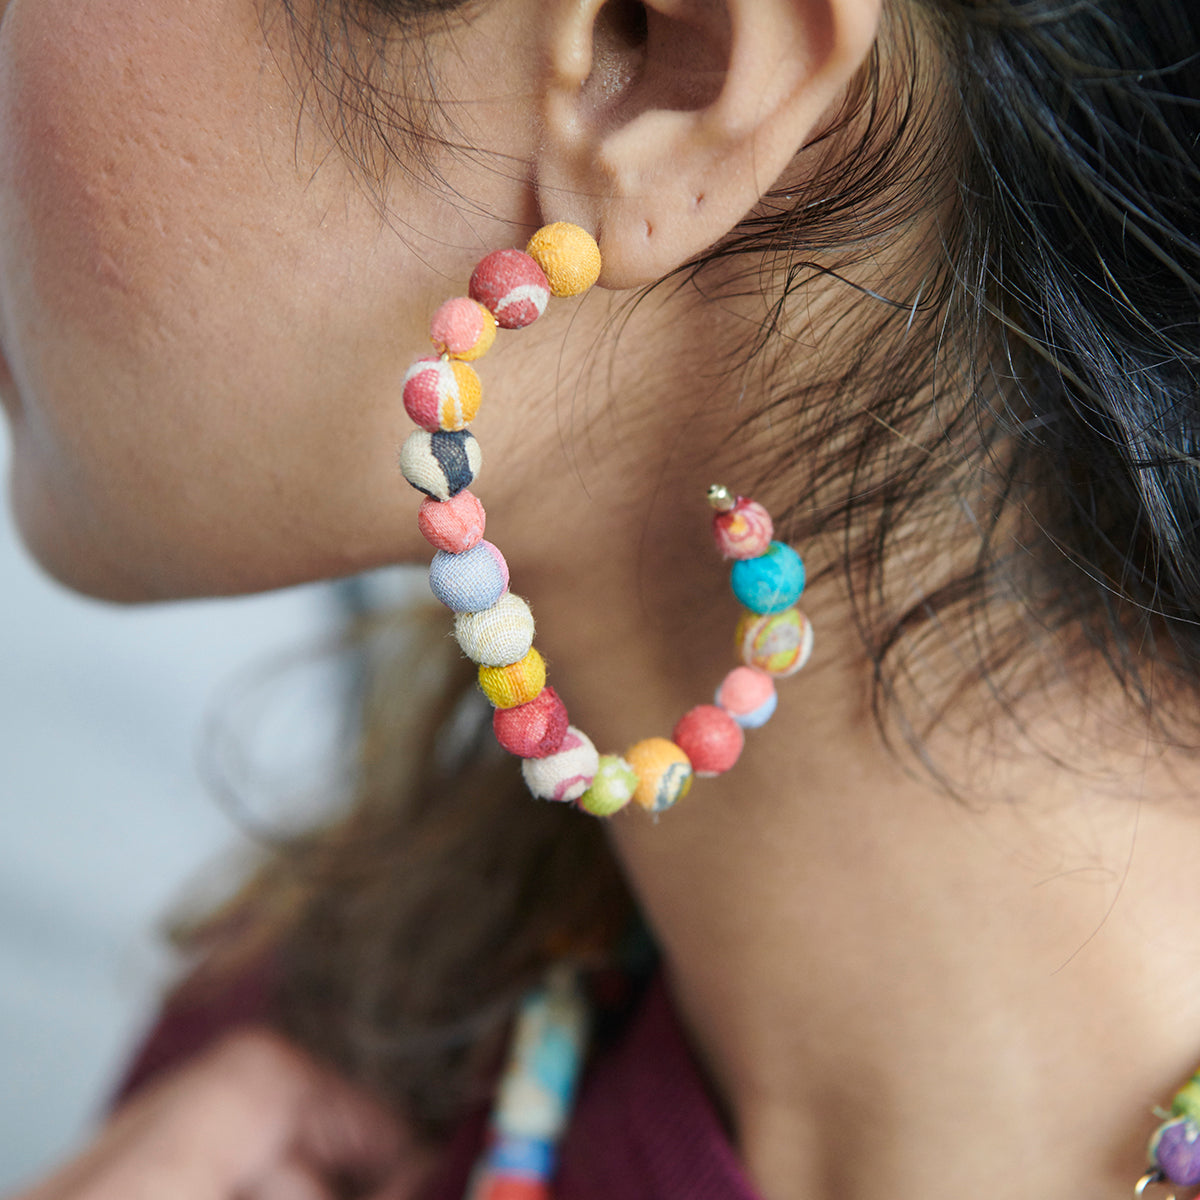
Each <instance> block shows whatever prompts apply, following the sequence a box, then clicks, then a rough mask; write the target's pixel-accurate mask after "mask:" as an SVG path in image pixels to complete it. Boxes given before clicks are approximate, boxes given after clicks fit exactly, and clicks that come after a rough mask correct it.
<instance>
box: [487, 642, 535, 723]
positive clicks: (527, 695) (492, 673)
mask: <svg viewBox="0 0 1200 1200" xmlns="http://www.w3.org/2000/svg"><path fill="white" fill-rule="evenodd" d="M479 686H480V687H481V688H483V694H484V695H485V696H486V697H487V698H488V700H489V701H490V702H491V704H492V705H493V707H495V708H516V707H517V706H518V705H519V704H528V703H529V702H530V701H531V700H536V699H537V696H538V693H539V692H540V691H541V690H542V688H544V687H545V686H546V661H545V659H543V658H542V656H541V655H540V654H539V653H538V652H537V651H536V650H535V649H533V647H530V650H529V653H528V654H526V655H525V657H524V658H522V659H520V660H519V661H518V662H515V663H509V664H508V665H507V666H504V667H480V668H479Z"/></svg>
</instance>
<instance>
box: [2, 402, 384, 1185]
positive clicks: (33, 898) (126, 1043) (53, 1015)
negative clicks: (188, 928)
mask: <svg viewBox="0 0 1200 1200" xmlns="http://www.w3.org/2000/svg"><path fill="white" fill-rule="evenodd" d="M0 424H2V423H0ZM6 461H7V446H6V445H5V444H4V443H3V442H0V462H6ZM0 510H3V515H0V614H2V618H3V619H2V620H0V814H2V818H3V819H2V821H0V1076H2V1078H3V1080H4V1083H5V1087H4V1088H3V1089H2V1090H0V1195H5V1194H7V1193H8V1192H10V1191H12V1190H13V1189H15V1188H16V1187H17V1185H18V1184H20V1183H22V1182H27V1181H28V1180H29V1179H30V1178H31V1177H33V1176H35V1175H36V1174H37V1173H38V1172H39V1171H41V1170H43V1169H44V1168H46V1167H47V1166H48V1165H49V1164H51V1163H53V1162H55V1161H57V1160H58V1159H60V1158H61V1157H62V1156H63V1155H65V1154H66V1153H67V1152H68V1151H69V1150H70V1149H71V1148H72V1147H73V1146H75V1145H77V1144H78V1143H79V1142H80V1141H81V1140H82V1139H83V1138H84V1137H86V1133H87V1130H88V1129H89V1128H90V1127H91V1125H92V1124H93V1122H94V1121H95V1119H96V1117H97V1115H98V1114H99V1113H100V1112H101V1111H102V1110H103V1106H104V1104H105V1102H106V1099H107V1097H108V1095H109V1094H110V1091H111V1089H112V1087H113V1085H114V1082H115V1081H116V1080H117V1078H118V1077H119V1076H120V1073H121V1070H122V1068H123V1066H124V1064H125V1063H126V1061H127V1059H128V1056H129V1055H130V1053H131V1051H132V1049H133V1048H134V1046H135V1045H136V1044H137V1042H138V1040H139V1038H140V1036H141V1035H142V1033H143V1031H144V1029H145V1027H146V1025H147V1023H148V1022H149V1021H150V1020H151V1019H152V1018H153V1014H154V1011H155V1008H156V1004H157V999H158V996H159V995H160V993H161V990H162V988H163V986H164V985H165V984H166V983H167V982H169V981H170V979H171V977H172V963H171V959H170V956H169V953H168V952H167V950H166V947H165V943H164V940H163V938H162V934H161V929H162V925H163V922H164V917H165V915H166V914H167V913H168V912H169V911H170V910H171V909H172V908H173V907H175V906H176V904H177V903H178V901H179V898H180V897H181V896H185V895H192V896H194V895H196V894H197V892H198V893H200V894H211V893H212V892H213V890H214V888H215V887H216V886H218V885H219V884H220V882H221V881H223V880H227V879H228V878H229V877H230V872H231V870H232V869H233V867H234V866H236V864H237V863H238V862H244V861H245V856H246V855H247V854H248V853H249V851H250V849H251V848H252V838H250V837H248V836H247V832H246V830H247V828H253V827H254V825H255V824H256V822H257V816H261V814H258V815H257V816H256V815H253V814H247V813H244V812H243V813H240V814H239V813H236V812H234V811H233V809H234V807H235V806H232V805H230V804H229V803H228V801H222V800H221V799H220V798H219V795H218V789H215V788H214V787H213V785H212V779H211V778H210V777H211V776H212V775H213V763H212V761H211V760H212V758H213V749H212V738H211V736H210V735H211V731H212V728H213V721H214V720H217V721H220V720H223V721H224V722H225V723H226V724H227V725H229V726H231V727H236V726H238V725H239V723H242V722H243V719H244V721H245V724H247V725H250V724H253V725H254V726H255V731H254V744H255V746H256V750H255V755H256V760H255V771H254V772H248V773H253V774H255V776H256V780H257V783H261V780H262V777H263V776H264V775H266V776H271V775H272V773H273V772H275V776H274V777H273V778H271V779H270V783H271V784H272V788H270V789H263V794H266V792H267V791H268V790H271V791H273V792H274V793H276V794H281V795H287V794H289V793H290V794H294V795H299V794H300V793H302V792H303V790H304V787H305V786H306V787H308V788H309V790H310V791H311V792H313V794H316V793H317V792H319V791H320V788H319V787H314V786H313V781H314V779H318V778H319V776H320V770H323V769H324V768H323V767H322V768H317V767H315V766H314V764H316V763H318V762H321V763H325V762H326V761H327V760H328V759H329V753H330V746H331V742H332V738H333V736H334V734H336V731H337V730H336V726H337V722H336V720H331V715H330V714H331V711H333V710H337V709H338V708H339V704H340V700H341V699H342V698H344V696H345V688H346V687H347V686H352V684H353V681H352V680H348V679H347V678H345V675H346V673H347V672H346V668H345V664H344V660H339V659H335V658H331V657H330V656H329V655H328V654H322V653H321V652H320V651H321V648H322V647H323V646H326V645H327V643H328V641H329V639H330V636H331V633H332V631H334V630H335V629H337V628H339V627H340V625H341V623H342V621H343V619H344V617H345V615H346V613H347V611H352V610H354V609H355V608H356V607H357V606H358V605H359V604H360V603H361V602H362V599H363V585H361V584H349V585H338V586H333V585H314V586H311V587H305V588H298V589H293V590H291V591H287V592H282V593H277V594H274V595H269V596H263V597H252V598H247V599H238V600H223V601H212V602H189V603H184V604H177V605H171V606H166V607H157V608H146V609H118V608H111V607H106V606H103V605H99V604H95V603H92V602H90V601H87V600H83V599H81V598H79V597H76V596H74V595H72V594H70V593H68V592H65V591H64V590H62V589H61V588H59V587H58V586H57V585H55V584H53V583H51V582H50V581H49V580H48V579H46V578H45V577H44V576H42V575H41V574H40V573H39V571H38V569H37V568H36V567H35V566H34V565H33V564H32V563H31V562H30V561H29V560H28V559H27V558H26V556H25V554H24V552H23V550H22V549H21V547H20V546H19V544H18V541H17V538H16V534H15V531H14V529H13V527H12V523H11V519H10V518H9V517H8V515H7V510H6V508H5V507H4V506H3V505H0ZM263 680H269V681H271V686H270V687H267V688H266V691H265V692H264V691H263V690H262V689H260V688H259V686H258V684H259V682H261V681H263ZM248 695H250V696H253V697H255V699H254V700H253V701H252V702H250V701H248V700H247V696H248ZM251 709H252V710H253V711H252V712H251V711H250V710H251ZM242 766H243V767H245V766H246V764H245V763H243V764H242ZM301 780H303V781H304V786H300V781H301ZM257 783H256V786H257ZM293 784H295V785H296V786H293ZM301 807H302V806H301ZM278 815H279V814H267V815H266V820H267V823H268V824H269V823H270V820H271V819H272V818H273V817H274V816H278ZM290 815H292V816H295V815H296V814H294V813H293V814H290Z"/></svg>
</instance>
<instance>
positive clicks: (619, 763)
mask: <svg viewBox="0 0 1200 1200" xmlns="http://www.w3.org/2000/svg"><path fill="white" fill-rule="evenodd" d="M637 785H638V774H637V772H636V771H635V770H634V769H633V768H632V767H631V766H630V765H629V764H628V763H627V762H626V761H625V760H624V759H623V758H621V757H620V755H617V754H602V755H601V756H600V767H599V769H598V770H597V772H596V778H595V779H593V780H592V786H591V787H590V788H588V790H587V791H586V792H584V793H583V795H582V796H580V797H579V799H578V800H577V801H576V803H577V804H578V805H579V807H580V808H581V809H583V811H584V812H586V813H590V814H591V815H592V816H593V817H611V816H612V815H613V813H616V812H620V811H621V809H623V808H624V807H625V805H627V804H628V803H629V801H630V800H632V799H633V793H634V792H635V791H636V789H637Z"/></svg>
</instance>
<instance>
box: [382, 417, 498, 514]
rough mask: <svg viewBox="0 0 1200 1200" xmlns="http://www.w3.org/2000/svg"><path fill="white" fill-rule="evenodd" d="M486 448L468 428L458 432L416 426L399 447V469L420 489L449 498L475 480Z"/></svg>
mask: <svg viewBox="0 0 1200 1200" xmlns="http://www.w3.org/2000/svg"><path fill="white" fill-rule="evenodd" d="M482 465H483V451H481V450H480V448H479V443H478V442H477V441H476V440H475V437H474V435H473V434H472V433H470V432H469V431H468V430H466V429H460V430H458V432H456V433H449V432H446V431H445V430H438V432H437V433H430V432H429V431H428V430H427V429H414V430H413V432H412V433H410V434H409V435H408V438H407V439H406V440H405V443H404V446H403V447H402V449H401V450H400V470H401V472H402V473H403V475H404V478H405V479H407V480H408V482H409V483H410V484H412V486H413V487H415V488H416V489H417V491H418V492H424V493H425V495H427V496H432V497H433V498H434V499H435V500H449V499H450V497H451V496H457V495H458V493H459V492H461V491H462V490H463V488H468V487H470V486H471V484H472V483H474V482H475V476H476V475H478V474H479V468H480V467H481V466H482Z"/></svg>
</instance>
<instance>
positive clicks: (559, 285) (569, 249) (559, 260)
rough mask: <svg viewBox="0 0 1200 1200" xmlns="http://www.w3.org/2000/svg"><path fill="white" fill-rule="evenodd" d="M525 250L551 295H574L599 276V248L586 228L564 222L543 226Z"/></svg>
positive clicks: (587, 286) (578, 293)
mask: <svg viewBox="0 0 1200 1200" xmlns="http://www.w3.org/2000/svg"><path fill="white" fill-rule="evenodd" d="M525 252H526V253H527V254H528V255H529V257H530V258H532V259H533V260H534V262H536V263H537V265H538V266H539V267H541V269H542V270H543V271H544V272H545V275H546V279H547V281H548V282H549V284H550V291H551V293H552V294H553V295H555V296H578V295H581V294H582V293H583V292H586V291H587V290H588V288H590V287H591V286H592V284H594V283H595V282H596V280H597V279H599V278H600V265H601V263H600V247H599V246H597V245H596V240H595V238H593V237H592V235H591V234H590V233H588V232H587V230H586V229H580V228H579V226H578V225H572V224H570V223H569V222H567V221H555V222H554V224H553V225H544V226H543V227H542V228H541V229H539V230H538V231H537V233H535V234H534V235H533V237H531V238H530V239H529V245H528V246H526V247H525Z"/></svg>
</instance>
